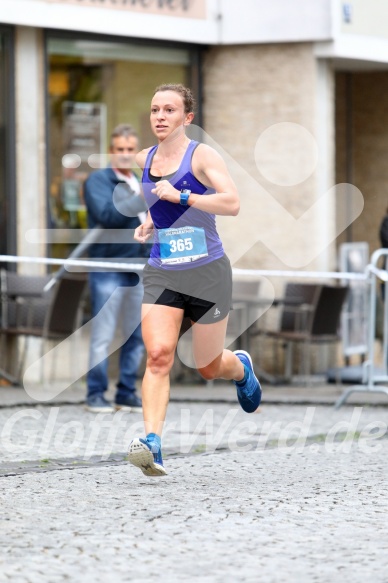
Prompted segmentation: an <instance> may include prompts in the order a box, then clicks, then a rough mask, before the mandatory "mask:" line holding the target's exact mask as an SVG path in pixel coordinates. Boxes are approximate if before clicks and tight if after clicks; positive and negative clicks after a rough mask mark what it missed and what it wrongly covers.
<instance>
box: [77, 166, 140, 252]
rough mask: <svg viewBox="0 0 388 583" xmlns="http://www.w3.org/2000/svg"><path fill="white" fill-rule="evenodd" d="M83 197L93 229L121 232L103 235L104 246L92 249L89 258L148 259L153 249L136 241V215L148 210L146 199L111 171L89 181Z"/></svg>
mask: <svg viewBox="0 0 388 583" xmlns="http://www.w3.org/2000/svg"><path fill="white" fill-rule="evenodd" d="M84 197H85V204H86V207H87V211H88V226H89V228H90V229H93V228H94V227H95V226H97V225H100V226H102V227H104V228H105V229H120V230H121V229H122V231H119V232H117V231H116V232H114V233H109V232H106V233H103V235H102V237H101V238H100V241H101V242H100V243H94V244H93V245H91V246H90V248H89V256H90V257H96V258H97V257H109V258H115V257H116V258H120V257H148V255H149V247H150V246H149V245H142V244H141V243H137V242H136V241H134V239H133V231H134V230H135V229H136V227H138V226H139V225H140V221H139V218H138V216H137V214H138V213H140V212H143V211H146V210H147V205H146V203H145V200H144V197H143V196H136V195H135V194H134V192H133V191H132V190H131V188H130V187H129V185H128V184H127V183H126V182H122V181H121V180H119V179H118V178H117V176H116V174H115V173H114V172H113V170H112V168H111V167H108V168H104V169H102V170H97V171H96V172H93V173H92V174H91V175H90V176H89V177H88V179H87V180H86V182H85V185H84ZM113 201H114V202H113ZM118 209H119V210H118ZM120 211H121V212H120ZM128 215H129V216H128ZM110 241H114V242H112V243H110Z"/></svg>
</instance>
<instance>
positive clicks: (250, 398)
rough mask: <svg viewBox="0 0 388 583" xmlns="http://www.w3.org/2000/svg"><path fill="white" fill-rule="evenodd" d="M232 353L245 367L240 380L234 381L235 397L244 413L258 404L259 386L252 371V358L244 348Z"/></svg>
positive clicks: (251, 410) (259, 396) (254, 409)
mask: <svg viewBox="0 0 388 583" xmlns="http://www.w3.org/2000/svg"><path fill="white" fill-rule="evenodd" d="M234 354H235V355H236V356H237V357H238V358H239V359H240V360H241V362H242V363H243V365H244V369H245V377H246V378H245V377H244V379H243V380H242V381H234V384H235V385H236V389H237V397H238V400H239V403H240V405H241V407H242V408H243V409H244V411H245V412H246V413H253V412H254V411H256V409H257V407H258V406H259V405H260V401H261V386H260V383H259V381H258V379H257V378H256V375H255V373H254V371H253V364H252V359H251V357H250V356H249V354H248V352H245V350H235V351H234Z"/></svg>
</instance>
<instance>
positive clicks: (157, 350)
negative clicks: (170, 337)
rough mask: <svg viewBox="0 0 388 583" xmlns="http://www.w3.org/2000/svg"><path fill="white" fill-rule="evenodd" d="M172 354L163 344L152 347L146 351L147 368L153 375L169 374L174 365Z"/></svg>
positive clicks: (172, 351)
mask: <svg viewBox="0 0 388 583" xmlns="http://www.w3.org/2000/svg"><path fill="white" fill-rule="evenodd" d="M174 352H175V350H172V349H171V348H170V347H168V346H164V345H163V344H160V345H157V346H153V347H152V348H149V349H148V350H147V367H148V368H149V369H150V370H151V372H152V373H154V374H158V373H160V374H166V373H169V372H170V370H171V367H172V365H173V363H174Z"/></svg>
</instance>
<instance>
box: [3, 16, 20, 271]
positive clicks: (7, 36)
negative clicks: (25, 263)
mask: <svg viewBox="0 0 388 583" xmlns="http://www.w3.org/2000/svg"><path fill="white" fill-rule="evenodd" d="M0 34H1V35H2V37H3V39H4V48H5V53H6V55H5V71H4V76H5V78H6V79H7V80H8V83H5V84H4V86H3V88H1V87H0V90H1V91H2V92H3V100H4V109H5V117H6V120H7V122H6V125H5V160H4V170H5V192H6V195H5V196H6V198H7V202H8V205H7V206H8V208H7V216H6V222H7V233H6V241H5V243H6V254H7V255H16V249H17V208H16V121H15V99H16V90H15V31H14V28H13V27H11V26H5V25H2V24H1V25H0ZM7 269H11V266H10V265H8V266H7Z"/></svg>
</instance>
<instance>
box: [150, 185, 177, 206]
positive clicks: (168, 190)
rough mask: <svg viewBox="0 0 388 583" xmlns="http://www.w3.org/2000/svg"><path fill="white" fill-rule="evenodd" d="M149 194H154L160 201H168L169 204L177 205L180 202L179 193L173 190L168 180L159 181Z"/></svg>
mask: <svg viewBox="0 0 388 583" xmlns="http://www.w3.org/2000/svg"><path fill="white" fill-rule="evenodd" d="M151 192H152V193H153V194H156V196H157V197H158V198H160V200H168V201H169V202H174V203H176V204H179V203H180V200H181V193H180V191H179V190H177V189H176V188H174V187H173V186H172V185H171V184H170V183H169V181H168V180H159V182H157V183H156V184H155V188H153V189H152V190H151Z"/></svg>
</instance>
